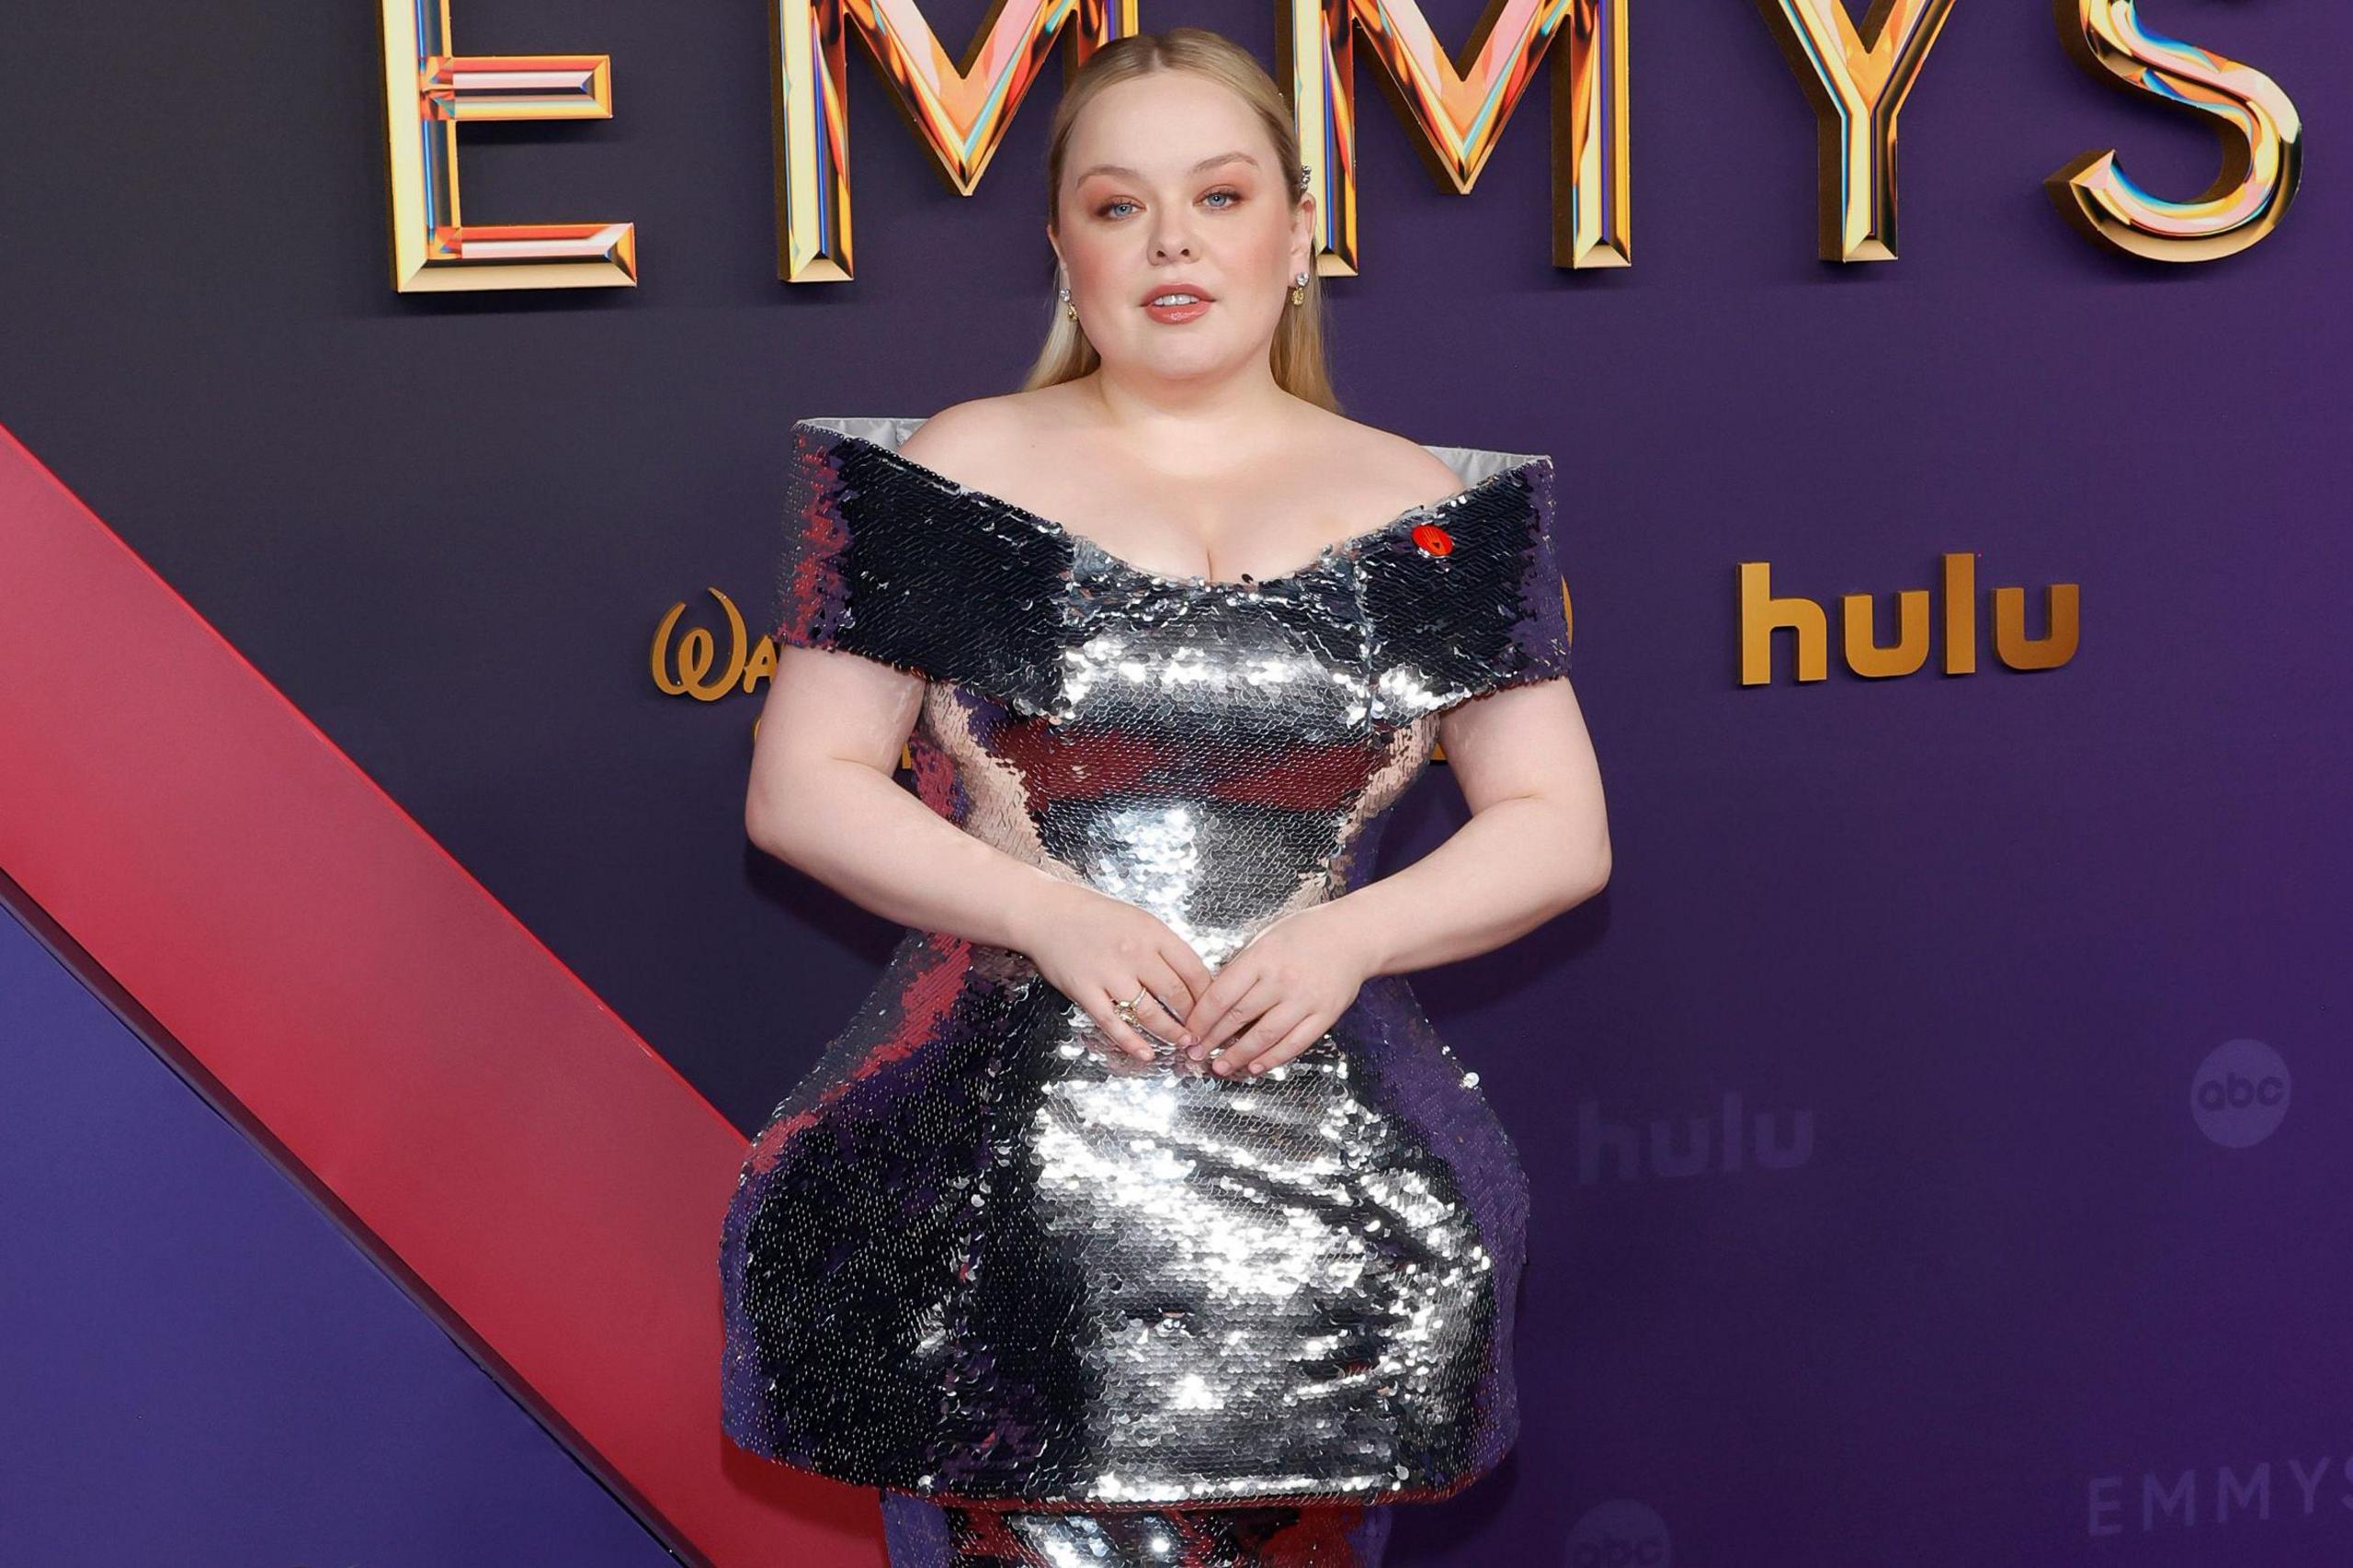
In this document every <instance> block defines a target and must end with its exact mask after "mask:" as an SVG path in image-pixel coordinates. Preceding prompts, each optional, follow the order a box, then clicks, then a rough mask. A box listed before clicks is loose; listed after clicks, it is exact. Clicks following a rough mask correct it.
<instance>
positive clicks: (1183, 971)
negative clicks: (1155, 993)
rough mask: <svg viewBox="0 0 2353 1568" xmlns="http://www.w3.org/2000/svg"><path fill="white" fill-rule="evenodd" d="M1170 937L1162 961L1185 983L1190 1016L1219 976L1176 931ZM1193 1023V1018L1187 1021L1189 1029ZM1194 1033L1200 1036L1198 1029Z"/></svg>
mask: <svg viewBox="0 0 2353 1568" xmlns="http://www.w3.org/2000/svg"><path fill="white" fill-rule="evenodd" d="M1168 935H1169V940H1168V942H1167V943H1166V944H1165V946H1163V948H1162V949H1161V953H1160V956H1161V960H1162V961H1163V962H1165V963H1166V964H1167V965H1168V966H1169V968H1171V969H1172V970H1174V971H1176V977H1177V978H1178V979H1179V980H1182V981H1183V982H1184V983H1185V996H1186V1001H1187V1009H1186V1010H1187V1013H1188V1015H1189V1014H1190V1012H1191V1009H1192V1008H1193V1007H1197V1006H1199V1005H1200V1000H1201V994H1202V993H1203V992H1205V991H1207V990H1208V989H1209V988H1210V985H1211V983H1212V982H1214V981H1215V980H1216V979H1217V975H1216V974H1215V973H1214V972H1212V971H1211V969H1210V966H1209V964H1208V963H1207V962H1205V961H1204V960H1202V958H1201V955H1200V954H1199V953H1198V952H1195V951H1194V950H1193V944H1192V943H1190V942H1188V941H1187V940H1185V938H1184V937H1179V936H1177V935H1176V932H1174V931H1171V932H1170V933H1169V934H1168ZM1192 1021H1193V1020H1192V1018H1191V1017H1189V1016H1188V1017H1187V1018H1186V1019H1185V1022H1186V1025H1187V1027H1188V1028H1189V1027H1190V1026H1191V1024H1192ZM1194 1032H1195V1033H1196V1034H1198V1033H1199V1032H1200V1031H1199V1030H1198V1029H1196V1030H1194Z"/></svg>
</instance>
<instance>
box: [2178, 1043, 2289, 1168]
mask: <svg viewBox="0 0 2353 1568" xmlns="http://www.w3.org/2000/svg"><path fill="white" fill-rule="evenodd" d="M2288 1088H2289V1085H2288V1064H2287V1063H2286V1062H2282V1061H2281V1060H2279V1052H2278V1051H2274V1050H2272V1049H2271V1048H2270V1047H2269V1046H2268V1045H2266V1044H2264V1043H2263V1042H2262V1041H2261V1040H2224V1041H2223V1042H2222V1044H2220V1045H2218V1046H2216V1047H2215V1048H2214V1049H2213V1050H2212V1051H2210V1052H2208V1053H2207V1056H2206V1060H2205V1061H2204V1062H2200V1063H2199V1065H2198V1073H2197V1075H2196V1076H2195V1077H2193V1078H2192V1079H2191V1080H2190V1084H2189V1114H2190V1115H2191V1116H2193V1117H2196V1118H2197V1119H2198V1130H2199V1131H2200V1132H2203V1133H2204V1134H2206V1136H2207V1137H2209V1138H2211V1139H2212V1140H2213V1141H2214V1142H2217V1143H2220V1144H2221V1145H2222V1147H2224V1148H2225V1149H2245V1148H2246V1147H2248V1146H2249V1145H2251V1144H2256V1143H2260V1142H2263V1141H2264V1140H2265V1139H2266V1138H2268V1137H2270V1136H2271V1134H2272V1133H2273V1132H2275V1131H2279V1122H2280V1120H2281V1119H2282V1118H2284V1117H2285V1116H2286V1115H2287V1114H2288Z"/></svg>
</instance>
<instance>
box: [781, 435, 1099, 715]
mask: <svg viewBox="0 0 2353 1568" xmlns="http://www.w3.org/2000/svg"><path fill="white" fill-rule="evenodd" d="M791 461H792V472H791V475H790V483H789V485H788V505H787V507H786V512H785V541H784V549H783V551H782V554H781V558H780V560H779V563H778V567H777V599H778V604H777V614H776V619H775V622H774V635H775V637H776V640H777V641H778V642H780V643H787V644H790V645H791V646H793V647H798V648H826V649H833V650H836V651H839V652H842V653H857V654H859V655H862V656H863V657H866V658H870V659H873V660H876V661H879V662H880V663H882V664H886V665H893V666H895V667H897V668H899V669H902V670H905V671H908V672H909V673H911V674H915V675H919V676H924V677H925V678H926V679H927V680H936V681H948V682H953V683H955V684H957V685H961V686H966V687H972V689H973V690H976V691H979V692H981V693H983V695H986V696H989V697H994V698H996V699H999V700H1001V701H1004V702H1006V704H1008V705H1009V706H1012V707H1014V708H1017V709H1018V710H1021V711H1022V712H1024V713H1027V714H1036V713H1039V712H1042V711H1044V710H1045V708H1046V707H1047V705H1048V704H1049V703H1050V702H1051V698H1052V692H1053V687H1054V682H1055V680H1056V677H1057V676H1058V673H1059V669H1058V665H1059V659H1058V653H1057V647H1058V639H1057V637H1056V625H1057V622H1056V615H1055V606H1056V603H1057V595H1056V593H1055V584H1056V578H1057V576H1058V575H1059V573H1058V562H1056V560H1055V559H1054V551H1053V547H1052V546H1053V541H1052V540H1049V539H1045V538H1043V537H1041V536H1039V535H1037V534H1036V533H1034V532H1031V531H1029V530H1022V529H1012V528H1001V527H998V526H996V524H995V520H994V519H993V518H991V517H987V516H985V515H984V514H985V513H986V512H987V510H988V506H987V503H986V501H985V500H984V499H983V498H982V497H980V496H978V495H977V494H968V493H965V492H961V491H960V490H958V489H957V488H956V487H955V486H953V485H952V484H949V483H946V482H944V481H942V480H941V479H940V478H939V477H938V475H936V474H931V473H930V472H929V471H928V470H925V469H922V468H920V467H919V466H918V465H915V464H913V463H911V462H910V461H909V460H906V459H904V458H901V457H899V456H898V455H897V454H896V453H895V452H894V451H892V449H889V448H887V447H882V446H880V445H877V444H876V443H874V442H871V441H868V440H865V439H863V438H861V437H855V436H847V435H844V434H842V433H840V432H837V431H835V430H833V429H830V428H828V427H826V426H821V425H816V424H813V423H812V422H809V421H805V420H804V421H802V422H801V423H799V424H797V425H795V426H793V433H792V454H791Z"/></svg>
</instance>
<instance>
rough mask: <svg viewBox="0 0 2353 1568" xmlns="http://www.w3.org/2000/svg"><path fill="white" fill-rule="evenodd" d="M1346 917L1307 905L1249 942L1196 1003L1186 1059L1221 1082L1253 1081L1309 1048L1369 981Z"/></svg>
mask: <svg viewBox="0 0 2353 1568" xmlns="http://www.w3.org/2000/svg"><path fill="white" fill-rule="evenodd" d="M1351 915H1352V912H1350V911H1347V910H1344V909H1342V908H1340V907H1339V903H1338V901H1337V900H1335V901H1333V902H1332V903H1317V904H1310V905H1309V906H1308V907H1307V908H1305V909H1301V910H1295V911H1293V912H1292V913H1291V914H1289V915H1284V916H1283V917H1282V918H1281V919H1279V920H1278V921H1276V922H1275V923H1274V924H1273V925H1271V926H1267V928H1266V929H1265V930H1264V931H1261V932H1259V933H1258V934H1257V935H1256V937H1252V938H1251V939H1250V940H1249V941H1248V942H1247V943H1246V944H1245V945H1244V946H1243V947H1242V948H1241V949H1240V950H1238V951H1237V952H1235V953H1234V954H1233V957H1232V958H1229V959H1228V960H1225V963H1224V965H1223V966H1222V968H1220V969H1219V970H1218V971H1217V975H1216V978H1215V979H1213V980H1211V982H1210V984H1209V988H1208V989H1207V990H1205V991H1203V992H1202V993H1201V994H1199V996H1197V997H1195V998H1194V1000H1193V1006H1192V1010H1191V1011H1189V1012H1188V1013H1187V1014H1186V1015H1185V1027H1186V1028H1188V1029H1190V1030H1191V1031H1192V1033H1193V1039H1194V1042H1195V1043H1194V1044H1193V1046H1192V1048H1191V1050H1190V1051H1188V1053H1187V1054H1188V1055H1189V1056H1190V1057H1192V1058H1193V1060H1195V1061H1207V1062H1209V1063H1210V1068H1211V1071H1212V1072H1214V1073H1217V1074H1221V1075H1222V1076H1226V1077H1255V1076H1257V1075H1259V1074H1265V1073H1267V1072H1271V1071H1272V1070H1273V1069H1275V1068H1277V1067H1279V1066H1281V1065H1282V1064H1283V1063H1284V1062H1289V1061H1290V1059H1291V1058H1292V1057H1294V1056H1297V1055H1298V1054H1299V1053H1300V1052H1301V1051H1305V1050H1306V1049H1307V1048H1308V1047H1309V1046H1311V1045H1313V1044H1314V1043H1315V1041H1316V1040H1318V1039H1320V1038H1322V1036H1323V1033H1324V1030H1325V1029H1327V1028H1331V1027H1332V1025H1333V1023H1334V1022H1335V1021H1336V1020H1337V1019H1338V1018H1339V1017H1340V1015H1341V1014H1342V1013H1345V1012H1347V1010H1348V1005H1349V1004H1350V1003H1351V1002H1354V1001H1355V1000H1356V997H1357V992H1358V990H1359V989H1361V988H1362V987H1363V985H1364V983H1365V981H1366V980H1367V979H1369V978H1370V975H1371V971H1372V960H1371V955H1370V952H1369V951H1368V950H1367V947H1366V944H1365V943H1364V942H1363V941H1362V940H1361V938H1360V937H1358V933H1357V932H1356V930H1355V928H1354V926H1353V925H1352V923H1351ZM1228 1040H1232V1042H1233V1043H1232V1044H1230V1045H1228V1044H1226V1043H1225V1042H1226V1041H1228ZM1221 1045H1225V1049H1224V1051H1222V1053H1220V1054H1219V1055H1218V1056H1216V1057H1214V1058H1212V1057H1211V1056H1210V1052H1211V1051H1216V1050H1217V1049H1218V1047H1219V1046H1221Z"/></svg>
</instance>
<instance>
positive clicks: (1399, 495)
mask: <svg viewBox="0 0 2353 1568" xmlns="http://www.w3.org/2000/svg"><path fill="white" fill-rule="evenodd" d="M1315 412H1316V415H1318V416H1319V422H1320V424H1321V426H1322V429H1321V430H1320V432H1319V433H1318V435H1317V437H1316V441H1317V445H1318V447H1319V448H1321V449H1323V450H1324V451H1325V452H1327V453H1328V454H1329V456H1328V460H1329V461H1330V462H1331V463H1332V465H1333V471H1334V472H1343V473H1347V474H1350V475H1352V476H1355V483H1361V484H1362V485H1364V486H1365V487H1366V488H1367V489H1372V490H1378V491H1380V492H1381V494H1382V495H1383V496H1384V497H1385V498H1389V499H1393V500H1394V501H1395V503H1396V505H1397V506H1398V508H1399V509H1401V510H1402V509H1404V508H1405V507H1408V506H1423V505H1426V504H1427V503H1429V502H1432V501H1443V500H1445V499H1446V498H1447V497H1448V496H1449V495H1452V494H1455V493H1456V492H1457V491H1459V490H1461V488H1462V476H1461V474H1458V473H1457V472H1454V470H1453V469H1452V468H1451V467H1450V466H1449V465H1448V463H1447V462H1446V461H1445V460H1444V459H1442V458H1440V457H1439V456H1438V454H1437V453H1436V452H1433V451H1431V450H1430V449H1428V448H1427V447H1426V446H1424V445H1423V444H1422V443H1420V442H1419V441H1416V440H1415V439H1414V438H1413V437H1410V436H1401V435H1399V434H1397V432H1395V431H1394V430H1384V429H1382V428H1381V426H1378V425H1367V424H1365V423H1364V422H1363V421H1361V420H1357V419H1350V418H1348V417H1347V416H1346V415H1339V414H1334V413H1332V412H1330V411H1329V410H1326V409H1317V410H1316V411H1315Z"/></svg>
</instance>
